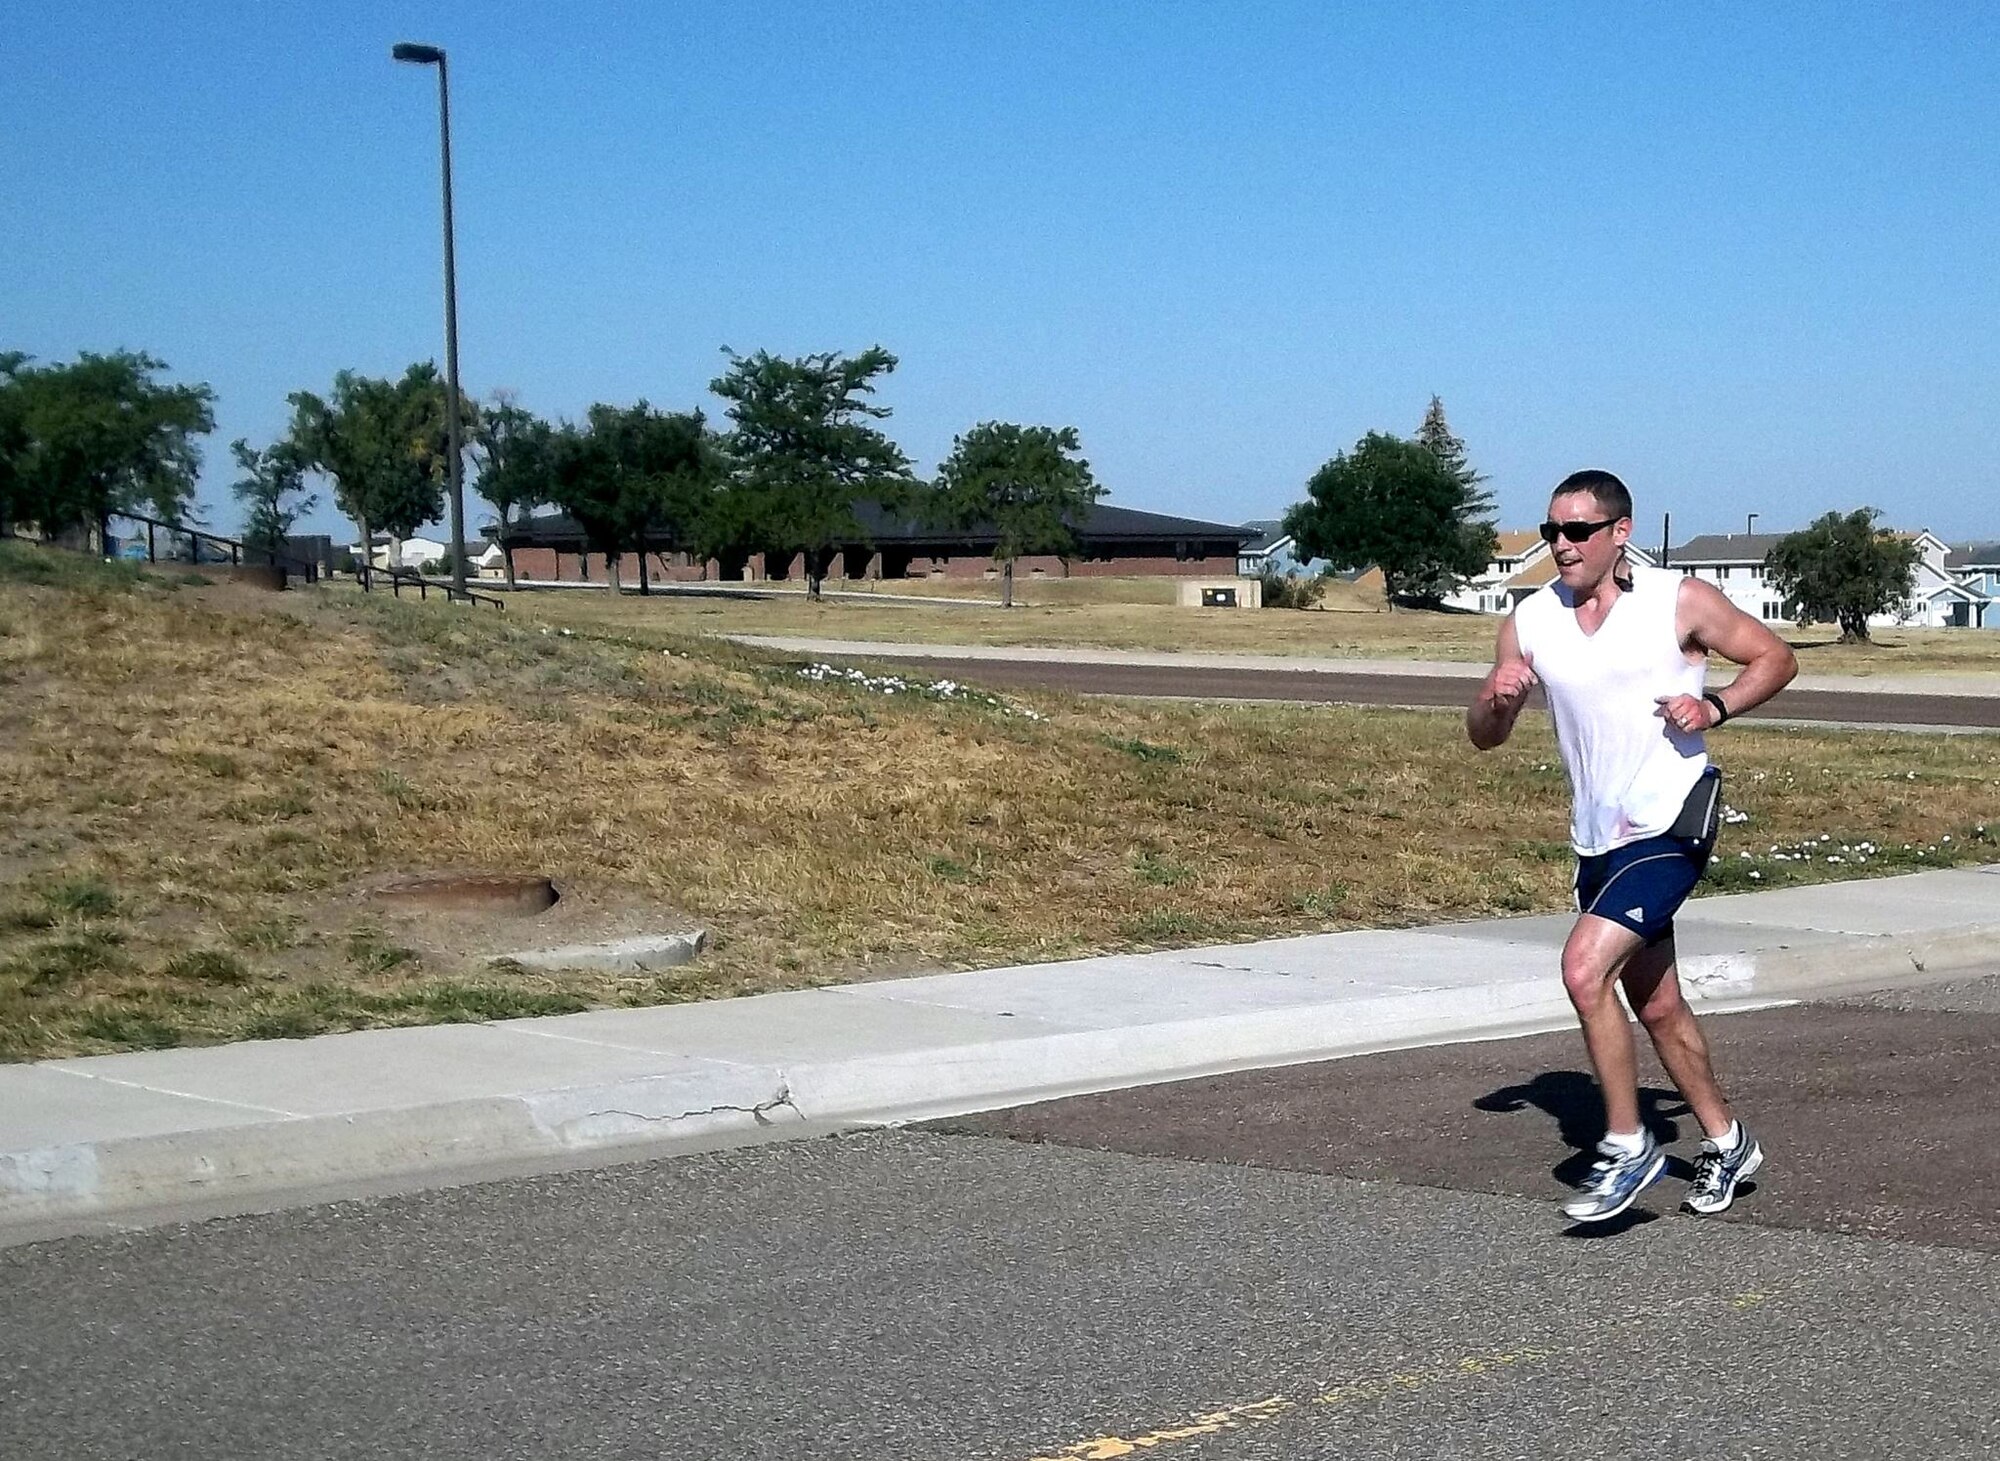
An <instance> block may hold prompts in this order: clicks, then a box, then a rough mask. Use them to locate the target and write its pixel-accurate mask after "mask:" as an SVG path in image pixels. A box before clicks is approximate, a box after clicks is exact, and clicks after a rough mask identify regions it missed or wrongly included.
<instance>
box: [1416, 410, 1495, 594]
mask: <svg viewBox="0 0 2000 1461" xmlns="http://www.w3.org/2000/svg"><path fill="white" fill-rule="evenodd" d="M1416 442H1417V445H1419V446H1422V447H1426V448H1428V449H1429V451H1430V453H1431V455H1432V456H1434V457H1436V458H1437V459H1438V461H1439V462H1441V463H1443V465H1444V467H1445V470H1446V471H1448V472H1450V473H1451V474H1452V476H1453V477H1454V478H1456V479H1457V480H1458V483H1459V485H1460V487H1462V488H1463V489H1464V493H1465V496H1464V500H1463V502H1462V503H1461V504H1460V505H1459V508H1458V522H1459V531H1460V533H1461V534H1463V535H1464V537H1465V542H1464V543H1463V544H1462V545H1461V546H1460V549H1459V551H1457V552H1455V553H1453V554H1451V555H1448V556H1447V557H1444V558H1440V559H1439V560H1437V561H1436V562H1433V563H1430V564H1427V565H1423V566H1421V567H1420V568H1419V569H1418V570H1417V571H1416V572H1414V573H1412V574H1411V575H1410V577H1409V579H1408V580H1407V582H1406V586H1405V588H1404V590H1403V591H1404V592H1405V593H1407V594H1409V595H1410V596H1412V597H1413V598H1418V599H1423V600H1427V601H1431V602H1435V601H1437V600H1440V599H1443V598H1445V597H1447V596H1448V595H1450V594H1452V593H1453V592H1455V591H1456V590H1457V589H1458V587H1459V586H1460V585H1461V584H1463V583H1464V582H1465V580H1466V579H1467V578H1469V577H1472V576H1474V575H1475V574H1477V573H1478V572H1479V571H1480V570H1481V569H1484V568H1485V567H1486V565H1487V563H1488V562H1490V561H1491V560H1492V557H1493V554H1494V552H1495V551H1496V548H1497V540H1496V539H1495V537H1494V533H1493V518H1494V512H1495V507H1494V503H1493V498H1492V495H1491V494H1490V493H1488V492H1487V491H1486V490H1485V488H1484V486H1483V485H1482V484H1484V482H1485V481H1486V478H1485V477H1483V476H1481V475H1480V474H1479V473H1478V472H1475V471H1474V470H1473V469H1472V463H1471V461H1470V459H1469V458H1468V457H1467V456H1466V452H1465V442H1464V440H1463V438H1461V437H1459V436H1458V435H1457V434H1456V433H1455V432H1453V430H1452V429H1451V423H1450V422H1449V421H1447V420H1446V419H1445V414H1444V401H1443V400H1442V399H1440V398H1439V397H1437V396H1432V397H1431V403H1430V405H1429V407H1427V408H1426V409H1425V411H1424V419H1423V420H1422V421H1421V422H1420V423H1418V425H1417V435H1416ZM1474 558H1477V560H1478V563H1479V567H1478V568H1475V569H1473V570H1471V572H1470V573H1466V572H1462V571H1460V570H1459V569H1458V568H1457V566H1456V565H1458V564H1462V563H1467V562H1471V561H1472V560H1473V559H1474Z"/></svg>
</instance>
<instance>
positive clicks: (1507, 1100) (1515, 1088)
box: [1472, 1070, 1694, 1238]
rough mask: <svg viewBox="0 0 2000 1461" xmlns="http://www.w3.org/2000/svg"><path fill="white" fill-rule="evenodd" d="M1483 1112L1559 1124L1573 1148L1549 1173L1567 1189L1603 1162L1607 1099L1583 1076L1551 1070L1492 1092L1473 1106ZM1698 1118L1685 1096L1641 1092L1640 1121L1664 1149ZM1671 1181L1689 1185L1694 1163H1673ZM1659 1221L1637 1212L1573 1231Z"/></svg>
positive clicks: (1605, 1233)
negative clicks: (1527, 1115) (1540, 1117)
mask: <svg viewBox="0 0 2000 1461" xmlns="http://www.w3.org/2000/svg"><path fill="white" fill-rule="evenodd" d="M1472 1104H1473V1107H1474V1109H1476V1110H1480V1111H1493V1112H1509V1111H1522V1110H1525V1109H1527V1108H1528V1107H1530V1106H1534V1107H1536V1108H1538V1109H1539V1110H1541V1111H1544V1112H1546V1113H1547V1114H1548V1115H1550V1116H1553V1117H1554V1118H1555V1120H1556V1131H1557V1133H1558V1134H1559V1135H1560V1136H1561V1137H1562V1139H1563V1141H1564V1143H1565V1144H1566V1145H1568V1146H1569V1147H1570V1148H1571V1151H1570V1154H1569V1155H1568V1156H1566V1157H1564V1158H1563V1159H1562V1160H1561V1161H1559V1162H1557V1163H1556V1164H1555V1166H1553V1167H1551V1168H1550V1169H1549V1172H1550V1175H1551V1176H1553V1177H1554V1178H1555V1179H1556V1180H1557V1181H1558V1182H1561V1183H1563V1184H1564V1185H1565V1186H1570V1187H1574V1186H1576V1185H1577V1184H1578V1183H1580V1182H1581V1181H1582V1180H1583V1178H1584V1177H1585V1176H1586V1175H1587V1174H1588V1173H1589V1171H1590V1167H1591V1163H1593V1162H1595V1161H1596V1160H1597V1139H1598V1138H1599V1137H1600V1136H1602V1135H1603V1134H1604V1097H1603V1096H1602V1095H1601V1094H1600V1093H1599V1091H1598V1089H1597V1082H1596V1081H1595V1080H1593V1079H1592V1078H1591V1077H1590V1076H1588V1075H1585V1074H1584V1073H1583V1072H1582V1071H1576V1070H1545V1071H1543V1072H1542V1073H1541V1074H1540V1075H1538V1076H1536V1077H1535V1078H1534V1079H1533V1080H1531V1081H1525V1082H1522V1083H1521V1084H1519V1085H1512V1086H1502V1087H1501V1088H1500V1089H1499V1090H1497V1091H1488V1092H1487V1093H1486V1094H1485V1095H1483V1096H1481V1097H1479V1098H1478V1099H1477V1100H1475V1101H1474V1102H1473V1103H1472ZM1691 1114H1692V1113H1691V1112H1690V1111H1689V1109H1688V1104H1687V1102H1686V1101H1684V1100H1682V1099H1681V1094H1680V1092H1678V1091H1674V1090H1662V1089H1661V1088H1660V1087H1658V1086H1641V1087H1640V1088H1639V1120H1640V1122H1641V1123H1643V1124H1644V1126H1645V1127H1646V1129H1647V1130H1648V1131H1651V1132H1652V1133H1653V1137H1654V1139H1655V1140H1657V1141H1658V1142H1659V1143H1660V1145H1662V1146H1665V1145H1667V1144H1668V1143H1670V1142H1673V1141H1677V1140H1679V1138H1680V1134H1681V1129H1680V1126H1679V1125H1678V1124H1677V1121H1676V1118H1678V1117H1682V1116H1688V1115H1691ZM1667 1175H1668V1176H1669V1177H1678V1178H1680V1179H1681V1180H1683V1181H1685V1180H1686V1179H1688V1178H1690V1177H1692V1176H1693V1175H1694V1167H1693V1165H1692V1164H1691V1163H1689V1162H1686V1161H1684V1160H1682V1159H1681V1158H1680V1157H1676V1156H1669V1157H1668V1158H1667ZM1655 1216H1656V1215H1655V1214H1653V1213H1650V1212H1647V1211H1645V1210H1643V1209H1641V1208H1637V1207H1635V1208H1631V1209H1628V1210H1627V1211H1626V1212H1625V1213H1623V1214H1622V1215H1620V1216H1619V1217H1617V1218H1614V1219H1612V1220H1611V1221H1610V1222H1605V1223H1587V1224H1579V1225H1578V1226H1577V1227H1576V1228H1575V1229H1572V1231H1573V1232H1575V1233H1576V1235H1577V1236H1579V1237H1586V1236H1587V1237H1605V1238H1608V1237H1612V1236H1614V1235H1615V1234H1618V1233H1622V1232H1626V1231H1628V1230H1629V1229H1631V1228H1633V1227H1635V1226H1637V1225H1638V1224H1640V1223H1647V1222H1651V1221H1653V1219H1654V1217H1655Z"/></svg>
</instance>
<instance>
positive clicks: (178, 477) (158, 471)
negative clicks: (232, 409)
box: [0, 350, 215, 534]
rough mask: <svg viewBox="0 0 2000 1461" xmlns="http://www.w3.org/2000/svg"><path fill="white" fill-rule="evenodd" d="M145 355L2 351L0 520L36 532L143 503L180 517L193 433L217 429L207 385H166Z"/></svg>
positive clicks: (188, 491) (195, 465)
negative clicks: (39, 355)
mask: <svg viewBox="0 0 2000 1461" xmlns="http://www.w3.org/2000/svg"><path fill="white" fill-rule="evenodd" d="M166 369H167V365H166V362H164V361H162V360H157V359H155V358H154V357H152V356H150V355H145V354H136V353H133V352H131V351H125V350H120V351H114V352H113V353H112V354H109V355H93V354H91V353H89V352H87V351H86V352H85V353H83V354H81V355H79V356H78V357H77V358H76V359H75V360H74V361H72V362H70V363H67V364H59V365H46V366H37V365H33V364H30V363H29V357H28V356H26V355H23V354H20V353H19V352H15V351H9V352H6V353H4V354H0V455H4V458H5V464H4V466H0V519H5V520H7V521H9V522H11V521H14V520H29V521H33V522H34V523H35V524H36V525H37V526H38V527H39V528H40V529H41V531H42V532H43V533H44V534H50V533H55V532H58V531H61V530H62V529H64V528H73V527H92V528H96V529H97V530H98V531H99V532H100V534H102V533H103V532H104V530H105V527H106V519H107V518H109V517H110V515H111V514H113V513H116V512H136V511H139V510H141V509H146V508H150V509H151V512H152V515H154V516H156V517H159V518H162V519H164V520H165V521H167V522H170V523H180V522H182V521H183V520H184V519H185V518H186V517H187V515H188V513H189V510H190V509H191V508H192V507H193V505H194V496H195V485H196V482H197V481H198V479H199V477H200V474H201V447H200V444H199V442H198V440H197V439H198V438H199V437H202V436H205V435H207V434H208V433H209V432H211V431H213V430H214V429H215V412H214V407H215V392H214V391H212V390H211V389H210V388H209V387H208V386H207V385H203V384H196V385H168V384H166V383H164V382H162V381H161V380H159V379H158V378H157V377H158V376H159V375H160V373H161V372H163V371H165V370H166Z"/></svg>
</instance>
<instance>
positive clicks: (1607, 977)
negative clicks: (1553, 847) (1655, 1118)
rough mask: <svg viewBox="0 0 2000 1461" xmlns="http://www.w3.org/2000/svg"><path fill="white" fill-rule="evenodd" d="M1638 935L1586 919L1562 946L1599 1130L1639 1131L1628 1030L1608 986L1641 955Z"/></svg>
mask: <svg viewBox="0 0 2000 1461" xmlns="http://www.w3.org/2000/svg"><path fill="white" fill-rule="evenodd" d="M1641 947H1642V945H1641V944H1640V941H1639V935H1637V934H1636V933H1634V932H1632V930H1631V929H1629V928H1626V927H1625V926H1624V925H1623V924H1618V923H1613V922H1612V921H1611V920H1610V919H1608V918H1599V917H1598V916H1597V915H1596V914H1594V913H1586V914H1584V915H1583V916H1582V917H1581V918H1579V919H1577V921H1576V927H1575V928H1573V929H1571V930H1570V935H1569V941H1568V942H1567V943H1566V944H1564V945H1563V957H1562V974H1563V988H1565V989H1566V990H1568V991H1569V1000H1570V1003H1571V1004H1572V1005H1574V1006H1575V1007H1576V1017H1577V1020H1578V1021H1579V1022H1580V1023H1581V1024H1582V1026H1583V1043H1584V1046H1585V1048H1586V1049H1588V1050H1589V1052H1590V1064H1591V1067H1592V1068H1593V1069H1594V1070H1595V1071H1596V1072H1597V1085H1598V1089H1599V1090H1601V1091H1602V1092H1603V1093H1604V1129H1605V1130H1606V1131H1607V1132H1617V1133H1620V1134H1627V1133H1631V1132H1636V1131H1637V1130H1639V1062H1638V1055H1637V1052H1636V1051H1635V1050H1634V1048H1633V1044H1632V1026H1631V1022H1630V1021H1629V1020H1628V1019H1627V1018H1626V1015H1625V1009H1624V1007H1623V1006H1622V1005H1620V1004H1619V1003H1618V996H1617V993H1616V992H1615V991H1614V990H1613V989H1612V984H1613V983H1614V981H1615V980H1616V979H1617V977H1618V974H1619V971H1620V970H1621V969H1622V968H1623V967H1624V965H1625V964H1626V962H1627V961H1628V960H1629V959H1630V958H1631V957H1632V956H1633V955H1634V954H1635V953H1637V952H1638V951H1639V950H1640V949H1641Z"/></svg>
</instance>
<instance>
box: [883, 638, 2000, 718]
mask: <svg viewBox="0 0 2000 1461" xmlns="http://www.w3.org/2000/svg"><path fill="white" fill-rule="evenodd" d="M895 665H896V669H897V672H898V673H911V674H922V675H929V676H931V677H933V678H938V679H953V680H962V681H964V682H965V683H967V684H973V685H981V686H985V687H987V688H990V689H1000V690H1064V691H1070V692H1073V693H1076V694H1084V695H1135V696H1174V697H1180V698H1188V699H1200V700H1280V701H1303V702H1307V703H1312V704H1318V703H1326V702H1332V703H1337V704H1347V705H1449V706H1455V707H1459V708H1461V709H1462V708H1463V707H1464V706H1465V705H1466V703H1467V702H1468V701H1469V700H1470V699H1471V698H1472V693H1473V691H1474V689H1476V688H1477V685H1476V682H1474V681H1470V680H1465V679H1458V678H1451V677H1445V676H1433V675H1376V674H1345V673H1341V672H1337V671H1330V670H1259V669H1228V668H1222V667H1216V666H1200V667H1193V666H1191V667H1186V668H1183V667H1178V666H1176V667H1159V666H1153V665H1118V664H1100V663H1095V662H1090V663H1070V662H1065V661H1062V660H1036V661H1023V660H989V659H953V658H951V657H949V656H943V655H940V656H938V657H936V658H929V657H926V658H922V659H900V658H899V659H898V660H896V661H895ZM1529 703H1530V705H1531V706H1534V707H1536V708H1544V706H1545V702H1544V701H1543V699H1542V694H1541V691H1539V690H1537V691H1536V692H1535V693H1534V697H1533V699H1531V700H1530V702H1529ZM1745 719H1756V720H1767V721H1811V722H1815V723H1825V722H1829V721H1831V722H1844V723H1852V724H1859V725H1885V726H1952V727H1961V728H1969V729H1980V730H2000V697H1995V696H1980V695H1890V694H1880V693H1873V692H1866V691H1849V690H1787V691H1786V692H1785V693H1784V694H1782V695H1780V696H1778V697H1777V698H1776V699H1775V700H1772V701H1771V702H1769V703H1768V704H1766V705H1763V706H1760V707H1758V708H1757V709H1756V710H1753V711H1751V712H1750V713H1749V715H1747V716H1746V717H1745Z"/></svg>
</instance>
